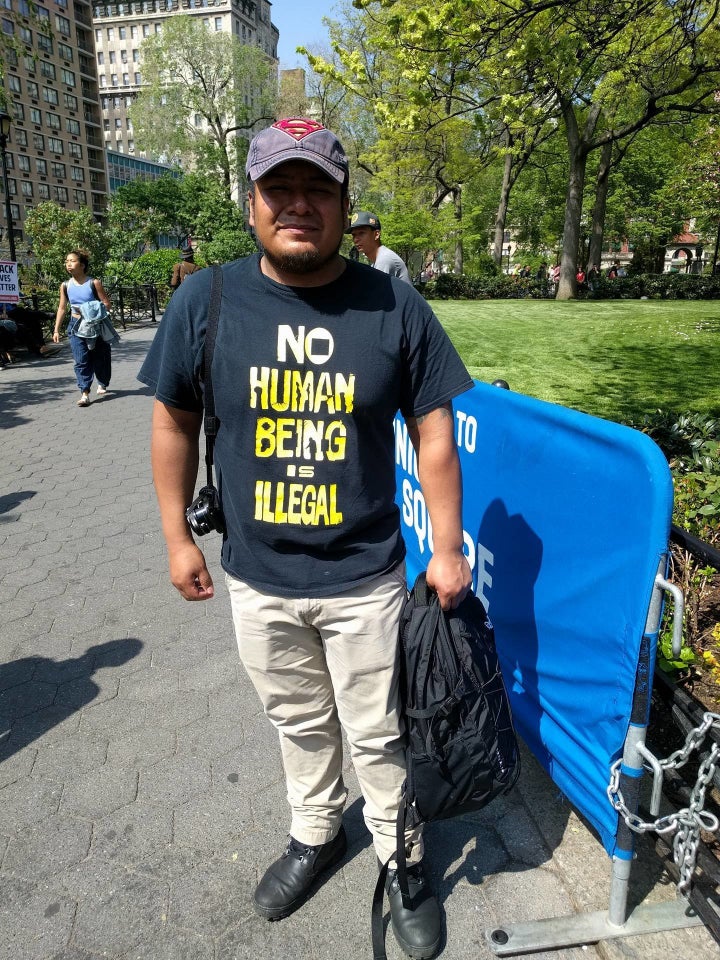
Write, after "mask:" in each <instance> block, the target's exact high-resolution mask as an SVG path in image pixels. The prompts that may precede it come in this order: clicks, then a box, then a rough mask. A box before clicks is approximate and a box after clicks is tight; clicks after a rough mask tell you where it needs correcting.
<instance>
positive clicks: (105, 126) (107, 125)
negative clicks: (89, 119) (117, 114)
mask: <svg viewBox="0 0 720 960" xmlns="http://www.w3.org/2000/svg"><path fill="white" fill-rule="evenodd" d="M109 129H110V121H109V120H103V130H104V131H105V133H107V132H108V130H109Z"/></svg>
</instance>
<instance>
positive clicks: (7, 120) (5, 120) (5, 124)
mask: <svg viewBox="0 0 720 960" xmlns="http://www.w3.org/2000/svg"><path fill="white" fill-rule="evenodd" d="M11 124H12V118H11V117H10V115H9V114H7V113H5V112H4V111H0V157H1V158H2V175H3V187H4V188H5V219H6V221H7V235H8V242H9V244H10V259H11V260H16V259H17V258H16V256H15V227H14V225H13V218H12V209H11V207H10V184H9V183H8V172H7V150H6V147H7V142H8V135H9V133H10V126H11Z"/></svg>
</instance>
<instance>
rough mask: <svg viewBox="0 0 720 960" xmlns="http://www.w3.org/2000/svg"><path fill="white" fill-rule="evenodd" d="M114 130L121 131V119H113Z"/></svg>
mask: <svg viewBox="0 0 720 960" xmlns="http://www.w3.org/2000/svg"><path fill="white" fill-rule="evenodd" d="M115 129H116V130H122V118H121V117H115Z"/></svg>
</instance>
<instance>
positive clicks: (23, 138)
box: [13, 127, 28, 147]
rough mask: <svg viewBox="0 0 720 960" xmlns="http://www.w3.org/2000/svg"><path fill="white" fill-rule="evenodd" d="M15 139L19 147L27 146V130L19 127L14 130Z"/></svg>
mask: <svg viewBox="0 0 720 960" xmlns="http://www.w3.org/2000/svg"><path fill="white" fill-rule="evenodd" d="M13 139H14V141H15V143H16V144H17V145H18V146H19V147H26V146H27V145H28V139H27V132H26V131H25V130H21V129H20V128H19V127H18V128H17V129H16V130H14V131H13Z"/></svg>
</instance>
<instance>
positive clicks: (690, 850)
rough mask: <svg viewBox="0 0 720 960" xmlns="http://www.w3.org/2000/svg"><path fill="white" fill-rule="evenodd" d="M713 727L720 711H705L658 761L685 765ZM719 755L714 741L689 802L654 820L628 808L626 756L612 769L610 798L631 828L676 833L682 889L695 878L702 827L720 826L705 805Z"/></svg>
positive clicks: (664, 766)
mask: <svg viewBox="0 0 720 960" xmlns="http://www.w3.org/2000/svg"><path fill="white" fill-rule="evenodd" d="M713 727H717V728H720V714H717V713H705V714H703V722H702V723H701V724H700V726H699V727H695V728H694V729H693V730H691V731H690V732H689V733H688V735H687V738H686V740H685V743H684V744H683V746H682V747H680V749H679V750H676V751H675V752H674V753H672V754H670V756H669V757H667V758H666V759H665V760H660V761H658V762H659V764H660V767H661V768H662V769H664V770H678V769H679V768H680V767H682V766H684V765H685V764H686V763H687V761H688V760H689V759H690V757H691V755H692V754H693V753H694V752H695V751H698V752H699V750H700V748H701V747H702V745H703V743H704V742H705V738H706V736H707V734H708V731H709V730H711V729H712V728H713ZM719 759H720V745H718V744H717V743H713V745H712V747H711V749H710V753H709V754H708V756H707V757H706V758H705V759H704V760H703V762H702V763H701V765H700V769H699V770H698V776H697V780H696V782H695V785H694V787H693V789H692V792H691V794H690V802H689V804H688V806H687V807H683V808H682V810H678V811H677V813H670V814H667V815H666V816H664V817H658V818H657V820H653V821H645V820H643V819H642V818H641V817H639V816H638V815H637V814H636V813H632V812H631V811H630V810H629V809H628V808H627V806H626V804H625V801H624V799H623V795H622V792H621V790H620V768H621V766H622V759H620V760H617V761H616V762H615V763H614V764H613V765H612V767H611V769H610V784H609V786H608V789H607V795H608V799H609V800H610V803H611V804H612V806H613V808H614V809H615V810H616V811H617V812H618V813H619V814H620V816H621V817H622V818H623V820H624V821H625V823H626V824H627V826H628V827H629V828H630V830H633V831H634V832H635V833H648V832H649V831H653V832H654V833H657V834H660V835H664V834H667V833H675V836H674V838H673V859H674V861H675V864H676V866H677V868H678V873H679V880H678V885H677V886H678V890H679V891H680V893H685V892H686V890H687V889H688V888H689V886H690V883H691V882H692V876H693V873H694V872H695V863H696V860H697V850H698V845H699V843H700V831H701V830H706V831H707V832H708V833H714V832H715V831H716V830H717V829H718V828H719V827H720V821H719V820H718V818H717V817H716V816H715V815H714V814H712V813H709V812H708V811H707V810H705V809H704V807H705V791H706V790H707V788H708V786H709V785H710V783H711V782H712V778H713V776H714V774H715V770H716V768H717V764H718V760H719Z"/></svg>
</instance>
